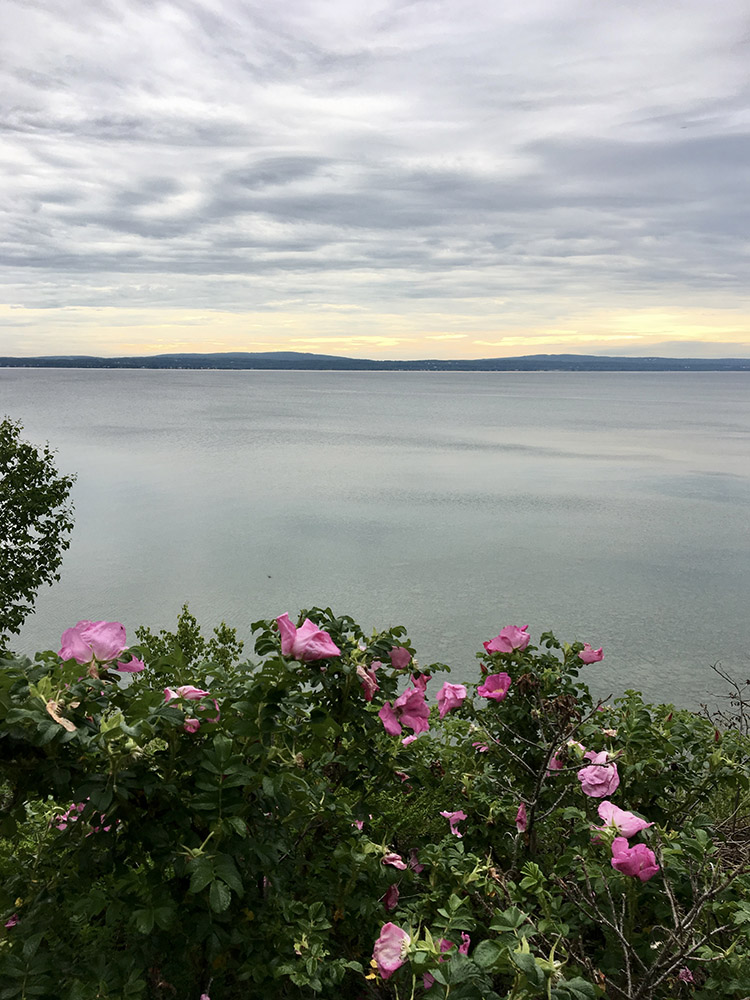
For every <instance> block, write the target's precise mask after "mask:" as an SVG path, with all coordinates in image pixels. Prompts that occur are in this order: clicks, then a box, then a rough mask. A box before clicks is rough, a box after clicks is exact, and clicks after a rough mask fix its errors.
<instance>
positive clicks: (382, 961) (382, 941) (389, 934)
mask: <svg viewBox="0 0 750 1000" xmlns="http://www.w3.org/2000/svg"><path fill="white" fill-rule="evenodd" d="M410 944H411V938H410V937H409V935H408V934H407V933H406V931H402V930H401V928H400V927H397V926H396V924H392V923H390V921H389V922H388V923H387V924H383V926H382V927H381V928H380V937H379V938H378V939H377V941H376V942H375V947H374V948H373V952H372V957H373V958H374V959H375V962H376V964H377V967H378V972H379V973H380V975H381V977H382V978H383V979H390V977H391V976H392V975H393V973H394V972H395V971H396V970H397V969H400V968H401V966H402V965H403V964H404V962H405V961H406V955H407V953H408V950H409V945H410Z"/></svg>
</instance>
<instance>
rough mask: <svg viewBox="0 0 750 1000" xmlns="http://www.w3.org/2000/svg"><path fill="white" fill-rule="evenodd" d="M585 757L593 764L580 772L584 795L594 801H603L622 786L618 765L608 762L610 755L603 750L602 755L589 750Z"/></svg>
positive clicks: (579, 777)
mask: <svg viewBox="0 0 750 1000" xmlns="http://www.w3.org/2000/svg"><path fill="white" fill-rule="evenodd" d="M584 757H586V758H587V759H588V760H590V761H591V762H592V763H591V764H590V765H589V766H588V767H583V768H581V770H580V771H579V772H578V780H579V781H580V782H581V790H582V792H583V794H584V795H588V796H589V797H590V798H593V799H603V798H605V797H606V796H609V795H611V794H612V793H613V792H614V791H615V789H616V788H617V787H618V786H619V784H620V775H619V774H618V773H617V764H615V763H614V762H613V763H611V764H610V763H608V762H607V761H608V758H609V754H608V753H607V751H606V750H602V751H601V753H594V752H593V751H592V750H589V751H588V753H586V754H584Z"/></svg>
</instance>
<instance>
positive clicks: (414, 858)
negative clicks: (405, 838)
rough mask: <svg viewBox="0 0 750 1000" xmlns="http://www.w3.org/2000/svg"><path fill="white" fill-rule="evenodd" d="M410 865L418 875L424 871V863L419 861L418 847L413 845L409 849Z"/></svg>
mask: <svg viewBox="0 0 750 1000" xmlns="http://www.w3.org/2000/svg"><path fill="white" fill-rule="evenodd" d="M409 867H410V868H411V870H412V871H413V872H416V874H417V875H419V873H420V872H423V871H424V865H420V863H419V854H418V853H417V849H416V847H412V849H411V850H410V851H409Z"/></svg>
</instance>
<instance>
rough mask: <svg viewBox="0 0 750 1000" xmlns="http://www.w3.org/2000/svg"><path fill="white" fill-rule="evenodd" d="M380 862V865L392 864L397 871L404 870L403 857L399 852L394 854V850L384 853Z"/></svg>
mask: <svg viewBox="0 0 750 1000" xmlns="http://www.w3.org/2000/svg"><path fill="white" fill-rule="evenodd" d="M380 863H381V865H392V866H393V867H394V868H398V869H399V871H405V870H406V865H405V864H404V861H403V858H402V857H401V855H400V854H396V852H395V851H389V852H388V853H387V854H384V855H383V857H382V859H381V862H380Z"/></svg>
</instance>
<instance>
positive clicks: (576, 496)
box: [0, 369, 750, 704]
mask: <svg viewBox="0 0 750 1000" xmlns="http://www.w3.org/2000/svg"><path fill="white" fill-rule="evenodd" d="M748 389H750V376H748V375H747V374H744V373H721V374H718V373H691V374H688V375H680V374H658V375H654V374H645V373H628V374H616V375H615V374H602V373H553V372H545V373H531V374H523V375H518V374H514V373H488V374H475V373H467V374H432V373H418V372H410V373H369V372H351V373H347V372H337V373H325V372H314V373H313V372H155V371H124V372H120V371H63V370H59V371H55V370H50V369H48V370H43V369H42V370H27V371H24V370H19V369H6V370H0V401H1V403H2V405H1V406H0V410H2V412H7V413H8V414H9V415H11V416H13V417H18V418H20V419H21V420H22V421H23V423H24V426H25V433H26V435H27V436H28V437H29V438H30V439H32V440H36V441H39V442H41V441H44V440H46V439H49V440H50V442H51V443H52V445H53V446H54V447H55V448H57V450H58V464H59V466H60V468H61V469H63V470H64V471H66V472H68V471H74V470H75V471H77V472H78V483H77V485H76V489H75V503H76V528H75V531H74V535H73V541H72V545H71V549H70V551H69V552H68V554H67V556H66V559H65V563H64V566H63V579H62V581H61V583H60V584H58V585H57V586H56V587H55V588H53V589H50V590H47V591H45V592H44V593H43V594H42V595H41V596H40V599H39V602H38V613H37V615H36V616H35V617H34V618H32V619H31V620H30V621H29V622H28V624H27V627H26V628H25V631H24V633H23V636H22V640H21V642H20V643H19V645H20V646H22V647H23V648H27V649H31V648H42V647H50V646H56V644H57V641H58V638H59V635H60V633H61V631H62V629H63V628H65V627H67V626H68V625H70V624H73V623H74V622H76V621H78V620H79V619H81V618H92V619H98V618H106V619H112V618H117V619H120V620H122V621H123V622H124V623H125V625H126V627H127V628H128V630H129V632H130V634H131V635H132V633H133V630H134V628H135V627H136V625H138V624H141V623H144V624H149V625H152V626H154V627H166V626H169V625H172V624H173V623H174V620H175V617H176V615H177V613H178V611H179V608H180V605H181V604H182V603H183V601H185V600H189V601H190V605H191V609H192V610H193V611H194V613H196V615H197V616H198V617H199V619H200V620H201V621H204V622H205V623H207V624H214V623H217V622H218V621H219V620H220V619H222V618H224V619H226V620H227V621H228V622H229V623H230V624H232V625H236V626H237V627H238V629H239V631H240V633H241V634H243V635H244V636H247V633H248V626H249V622H250V621H253V620H255V619H257V618H260V617H262V616H274V615H276V614H279V613H280V612H282V611H287V610H288V611H290V612H292V613H295V612H296V611H297V610H298V609H299V608H301V607H309V606H311V605H312V604H322V605H330V606H332V607H333V608H334V610H338V611H340V612H347V613H350V614H352V615H354V616H355V617H357V618H358V619H359V620H360V621H361V622H362V624H363V625H364V626H365V627H368V628H369V627H375V626H378V627H380V626H384V625H387V624H395V623H403V624H405V625H406V626H407V627H408V628H409V631H410V634H411V636H412V637H413V639H414V641H415V642H416V645H417V648H418V650H419V651H420V658H421V659H422V661H423V662H428V661H431V660H441V661H444V662H447V663H450V664H451V665H452V666H453V667H454V675H453V678H452V679H453V680H462V679H469V678H470V677H472V676H473V672H474V671H475V667H476V661H475V660H474V656H473V654H474V651H475V650H476V649H480V648H481V642H482V640H483V639H486V638H489V637H491V636H492V635H495V634H497V631H498V630H499V628H501V627H502V626H503V625H506V624H519V625H525V624H526V623H527V622H529V623H530V626H531V628H530V631H531V632H532V634H534V633H536V634H537V635H538V634H539V632H541V631H543V630H544V629H547V628H552V629H553V630H555V631H557V632H558V634H559V635H560V637H561V638H566V639H573V638H578V639H580V640H587V641H591V642H592V643H593V644H594V645H595V646H599V645H603V646H604V647H605V654H606V656H605V660H604V661H603V663H602V664H595V665H593V666H592V667H588V668H586V669H587V675H588V677H589V678H590V679H592V681H593V686H594V688H595V690H596V691H597V692H598V693H600V694H603V695H604V694H608V693H609V692H610V691H612V692H613V693H615V694H617V693H619V692H621V691H622V690H623V689H624V688H626V687H639V688H641V689H643V690H644V691H645V692H646V693H647V694H648V695H649V696H651V697H656V698H664V699H668V700H674V701H676V702H678V703H681V704H696V703H697V702H699V701H701V700H705V699H706V698H707V697H708V696H709V692H710V688H711V686H712V675H711V674H710V671H709V670H708V669H707V665H708V664H709V663H711V662H714V661H716V660H721V661H722V662H723V663H724V665H725V667H727V668H728V669H730V670H734V671H736V672H737V673H738V674H741V675H742V676H746V675H750V659H749V658H748V653H747V650H748V648H750V642H749V640H750V634H749V633H750V627H749V626H748V615H747V609H748V605H749V604H750V601H749V600H748V598H749V597H750V582H749V579H748V557H749V556H750V517H749V516H748V515H749V514H750V461H748V459H749V458H750V393H748Z"/></svg>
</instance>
